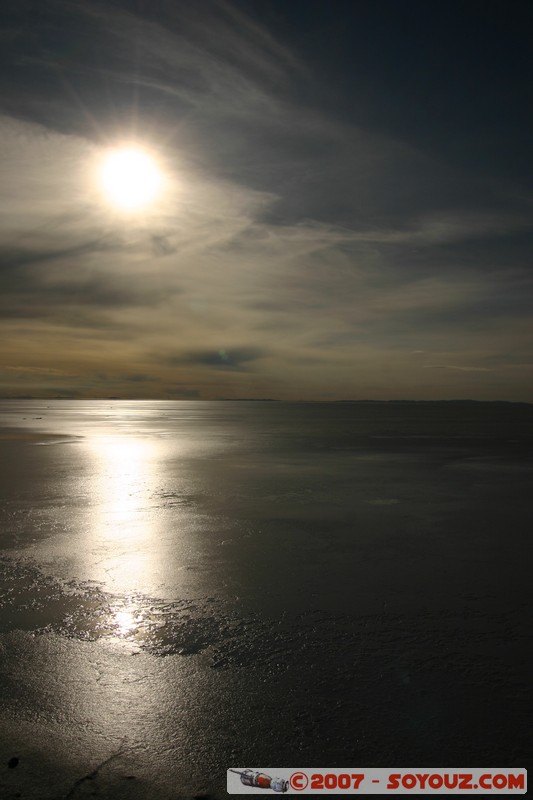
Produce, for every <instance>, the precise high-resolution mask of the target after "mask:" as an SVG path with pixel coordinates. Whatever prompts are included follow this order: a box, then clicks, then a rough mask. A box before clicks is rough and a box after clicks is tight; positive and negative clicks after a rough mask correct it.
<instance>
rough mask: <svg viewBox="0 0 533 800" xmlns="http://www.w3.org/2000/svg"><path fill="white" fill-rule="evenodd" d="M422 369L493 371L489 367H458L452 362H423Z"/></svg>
mask: <svg viewBox="0 0 533 800" xmlns="http://www.w3.org/2000/svg"><path fill="white" fill-rule="evenodd" d="M422 369H455V370H458V371H459V372H493V371H494V370H492V369H490V368H489V367H459V366H455V365H452V364H423V365H422Z"/></svg>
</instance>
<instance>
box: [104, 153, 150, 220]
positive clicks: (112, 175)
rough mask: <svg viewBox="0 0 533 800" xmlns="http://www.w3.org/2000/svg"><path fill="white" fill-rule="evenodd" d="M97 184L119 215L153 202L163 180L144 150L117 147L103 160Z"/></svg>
mask: <svg viewBox="0 0 533 800" xmlns="http://www.w3.org/2000/svg"><path fill="white" fill-rule="evenodd" d="M100 183H101V186H102V189H103V191H104V194H105V196H106V198H107V200H108V201H109V202H110V203H111V204H112V205H113V206H114V207H115V208H117V209H118V210H120V211H137V210H140V209H143V208H146V207H147V206H149V205H150V204H151V203H153V202H154V201H155V199H156V198H157V196H158V194H159V193H160V191H161V189H162V185H163V176H162V174H161V171H160V169H159V167H158V165H157V163H156V161H155V159H154V158H153V157H152V156H151V155H150V154H149V153H148V152H146V151H145V150H143V149H141V148H139V147H135V146H126V147H117V148H116V149H114V150H110V151H109V152H108V153H106V155H105V156H104V158H103V160H102V163H101V166H100Z"/></svg>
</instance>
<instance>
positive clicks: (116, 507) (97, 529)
mask: <svg viewBox="0 0 533 800" xmlns="http://www.w3.org/2000/svg"><path fill="white" fill-rule="evenodd" d="M89 446H90V449H91V454H92V457H93V459H95V460H96V462H97V463H96V465H95V466H96V469H95V478H94V483H93V485H92V486H91V495H92V501H93V503H92V508H93V511H94V513H93V518H92V520H91V531H92V537H93V546H92V548H91V550H92V556H93V557H95V563H96V564H97V566H98V571H99V578H100V579H101V580H103V581H104V582H105V584H107V585H108V586H109V587H110V588H113V589H118V590H120V591H124V590H125V591H131V590H132V589H133V590H139V589H142V588H144V587H145V586H146V585H148V584H150V583H151V581H152V579H153V578H154V573H155V572H156V571H157V566H158V565H157V561H158V556H159V553H158V548H157V547H156V541H157V529H158V517H157V513H156V509H155V508H154V500H153V498H154V493H155V492H156V485H155V484H156V479H157V467H156V465H157V457H156V456H157V442H154V441H153V440H150V439H148V438H143V437H142V436H132V435H131V434H110V435H98V436H94V437H92V438H91V440H90V442H89ZM119 613H120V614H121V615H124V614H127V613H129V612H119ZM117 622H118V624H119V628H120V629H122V628H126V627H127V626H128V624H129V619H128V618H127V617H125V616H121V617H120V619H117Z"/></svg>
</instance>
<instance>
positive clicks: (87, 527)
mask: <svg viewBox="0 0 533 800" xmlns="http://www.w3.org/2000/svg"><path fill="white" fill-rule="evenodd" d="M0 411H1V420H0V422H1V424H2V426H3V427H2V429H1V434H0V435H1V438H2V441H1V443H0V446H1V450H0V452H1V457H0V478H1V484H0V486H1V488H0V521H1V534H0V598H1V603H2V608H1V613H0V646H1V661H0V688H1V691H0V697H1V701H0V703H1V717H0V731H1V735H0V741H1V745H0V749H1V758H2V763H3V764H4V765H5V768H3V769H2V771H1V773H0V788H1V789H2V796H5V797H8V798H11V797H13V798H15V797H38V798H41V799H42V800H52V799H53V798H59V797H65V798H67V797H69V798H70V797H73V798H76V797H82V796H88V795H89V796H96V797H109V798H111V797H113V798H121V797H124V798H141V797H142V798H161V799H162V800H163V799H164V798H167V797H168V798H175V797H192V796H194V795H197V794H201V793H204V794H205V793H208V794H210V795H212V796H220V797H222V796H224V787H225V775H226V769H227V767H229V766H234V765H238V764H244V763H245V764H250V765H264V766H267V765H278V766H292V765H294V766H305V765H306V764H310V763H314V764H321V765H324V766H345V765H350V766H357V765H361V766H365V765H366V766H402V765H403V766H409V765H412V764H415V763H417V764H422V765H427V766H430V765H439V766H448V765H449V766H457V765H465V764H467V765H468V764H470V765H473V766H478V765H486V766H492V765H495V764H500V765H503V766H509V767H511V766H524V765H525V764H526V757H527V754H528V753H529V752H530V749H531V733H530V726H529V722H528V720H529V714H528V705H527V700H528V697H529V693H528V692H529V689H528V686H529V669H528V667H527V664H526V655H525V654H526V637H527V636H528V626H527V613H526V612H527V608H528V601H529V593H530V590H529V587H528V571H529V570H528V565H527V557H528V554H530V552H531V544H530V536H529V531H530V528H529V524H528V521H529V518H530V516H531V500H530V487H531V478H532V474H533V462H532V460H531V453H532V442H533V408H532V407H531V406H527V405H513V404H501V405H500V404H485V403H475V404H455V403H399V404H395V403H354V404H350V403H342V404H339V403H329V404H322V403H300V404H299V403H257V402H255V403H246V402H218V403H215V402H213V403H211V402H196V401H190V402H189V401H182V402H148V401H146V402H145V401H92V402H91V401H83V402H82V401H4V402H3V403H2V404H1V406H0ZM15 757H16V758H18V759H19V761H18V764H17V766H16V767H13V768H8V767H7V764H8V761H9V760H10V759H12V758H15ZM91 793H92V795H91Z"/></svg>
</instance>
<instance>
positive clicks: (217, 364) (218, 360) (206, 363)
mask: <svg viewBox="0 0 533 800" xmlns="http://www.w3.org/2000/svg"><path fill="white" fill-rule="evenodd" d="M264 355H265V354H264V352H263V351H262V350H260V349H258V348H254V347H236V348H230V349H229V350H226V349H224V348H221V349H220V350H216V351H213V350H204V351H202V350H200V351H193V352H190V353H184V354H182V355H175V356H170V357H169V358H168V359H166V360H167V363H169V364H172V365H176V366H181V365H194V366H198V367H209V368H211V369H222V370H228V371H231V372H240V371H242V370H247V369H250V364H251V362H254V361H257V360H258V359H260V358H263V357H264Z"/></svg>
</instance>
